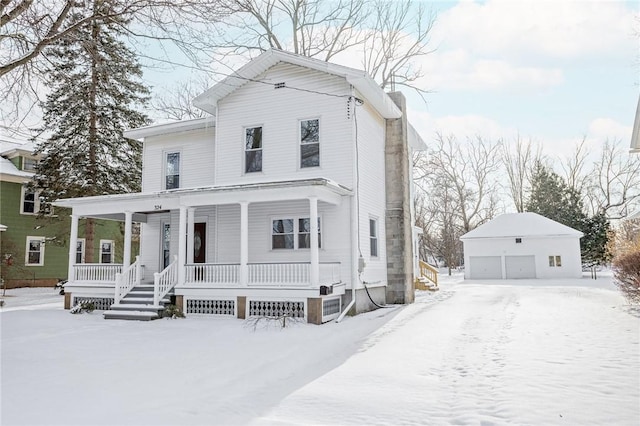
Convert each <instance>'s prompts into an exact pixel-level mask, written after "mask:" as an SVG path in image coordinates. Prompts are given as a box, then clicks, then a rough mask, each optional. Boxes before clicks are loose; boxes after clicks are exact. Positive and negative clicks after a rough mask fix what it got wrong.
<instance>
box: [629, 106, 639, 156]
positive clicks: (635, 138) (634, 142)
mask: <svg viewBox="0 0 640 426" xmlns="http://www.w3.org/2000/svg"><path fill="white" fill-rule="evenodd" d="M631 152H635V153H640V96H638V106H637V107H636V119H635V120H634V122H633V133H631Z"/></svg>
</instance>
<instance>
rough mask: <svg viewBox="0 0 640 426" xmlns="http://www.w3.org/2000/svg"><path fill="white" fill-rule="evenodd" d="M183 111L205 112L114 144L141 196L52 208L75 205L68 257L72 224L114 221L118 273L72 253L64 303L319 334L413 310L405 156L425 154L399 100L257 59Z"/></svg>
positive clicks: (285, 58) (341, 71) (360, 79)
mask: <svg viewBox="0 0 640 426" xmlns="http://www.w3.org/2000/svg"><path fill="white" fill-rule="evenodd" d="M194 104H195V105H196V106H198V107H199V108H201V109H203V110H204V111H206V112H208V113H210V114H211V115H210V116H209V117H207V118H203V119H195V120H186V121H181V122H175V123H170V124H161V125H153V126H149V127H144V128H139V129H133V130H130V131H128V132H127V133H126V136H128V137H130V138H134V139H138V140H140V141H141V143H142V144H143V171H142V192H140V193H132V194H121V195H110V196H100V197H86V198H75V199H64V200H59V201H57V202H56V203H55V204H56V205H59V206H63V207H69V208H71V209H72V228H71V237H70V239H71V247H75V244H74V242H73V241H74V239H76V238H77V235H76V234H77V223H78V220H79V218H81V217H95V218H101V219H112V220H119V221H122V222H124V226H125V238H124V245H123V247H122V248H121V250H122V251H123V252H122V253H123V258H124V261H123V264H121V265H114V264H109V265H103V264H94V265H91V264H83V265H75V264H74V263H75V262H73V259H75V253H69V259H70V261H71V264H70V266H69V271H68V275H69V278H68V280H69V282H68V284H67V285H66V287H65V291H66V294H67V299H66V307H67V308H68V307H70V306H73V305H74V304H76V303H78V301H80V300H83V299H88V298H89V299H92V300H93V301H94V302H96V303H98V305H100V306H102V307H103V308H105V309H106V308H108V307H109V306H111V309H112V310H113V311H117V310H119V309H124V308H126V309H127V311H129V313H130V314H131V311H132V310H135V311H136V312H134V313H133V314H131V315H133V317H135V316H136V315H138V316H139V317H140V318H146V317H147V315H152V314H153V313H152V314H147V313H145V312H147V311H149V310H152V309H148V308H149V306H146V307H145V306H143V303H141V298H140V297H132V296H141V295H142V293H143V292H144V291H147V292H148V294H152V295H153V298H152V301H149V302H148V303H147V305H151V306H153V307H158V306H160V305H161V304H162V301H163V300H166V299H167V297H169V296H173V297H175V300H174V302H175V303H176V304H177V305H178V306H179V307H180V308H181V309H182V310H183V311H184V312H185V313H186V314H187V315H189V314H214V315H229V316H236V317H238V318H247V317H250V316H258V315H270V316H271V315H272V316H279V315H291V316H293V317H298V318H305V319H306V320H307V321H309V322H313V323H322V322H326V321H328V320H330V319H333V318H336V317H338V316H339V315H340V314H341V313H346V312H347V311H348V310H352V312H353V311H355V312H361V311H366V310H370V309H371V308H372V307H373V306H374V302H375V303H377V304H385V303H408V302H411V301H412V298H413V282H414V273H417V271H419V269H418V268H417V267H416V265H417V258H416V257H415V256H414V252H415V245H414V241H413V239H414V237H413V235H414V229H413V220H414V218H413V206H412V195H411V191H412V190H411V152H412V149H421V147H422V146H423V145H424V143H423V142H422V140H421V139H420V137H419V136H418V135H417V133H416V132H415V130H413V128H412V127H411V126H410V125H408V123H407V120H406V115H405V113H404V112H403V109H404V98H403V97H402V95H401V94H399V93H396V94H387V93H385V92H384V91H383V90H381V89H380V88H379V86H378V85H377V84H376V83H375V82H374V81H373V80H372V79H371V78H370V77H369V76H368V75H367V74H366V73H364V72H363V71H360V70H356V69H352V68H347V67H343V66H338V65H335V64H331V63H326V62H322V61H318V60H314V59H310V58H306V57H302V56H298V55H294V54H290V53H286V52H282V51H277V50H270V51H267V52H265V53H263V54H262V55H260V56H259V57H257V58H255V59H254V60H252V61H250V62H249V63H248V64H246V65H245V66H243V67H242V68H240V69H239V70H238V71H237V72H236V73H234V75H232V76H230V77H227V78H226V79H224V80H223V81H221V82H220V83H218V84H216V85H215V86H214V87H212V88H211V89H209V90H208V91H206V92H205V93H203V94H202V95H200V96H198V97H197V98H196V99H195V100H194ZM133 223H139V224H140V254H139V256H138V257H136V258H135V259H134V257H133V256H132V254H131V238H132V225H133ZM116 249H119V248H116ZM149 297H151V296H149ZM125 302H129V303H128V304H127V303H125ZM124 305H128V306H124ZM123 306H124V308H123ZM116 316H117V315H116Z"/></svg>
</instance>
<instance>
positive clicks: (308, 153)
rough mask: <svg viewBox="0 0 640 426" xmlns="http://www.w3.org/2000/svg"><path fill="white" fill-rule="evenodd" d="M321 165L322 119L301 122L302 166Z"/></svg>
mask: <svg viewBox="0 0 640 426" xmlns="http://www.w3.org/2000/svg"><path fill="white" fill-rule="evenodd" d="M319 165H320V120H318V119H315V120H303V121H301V122H300V167H302V168H304V167H318V166H319Z"/></svg>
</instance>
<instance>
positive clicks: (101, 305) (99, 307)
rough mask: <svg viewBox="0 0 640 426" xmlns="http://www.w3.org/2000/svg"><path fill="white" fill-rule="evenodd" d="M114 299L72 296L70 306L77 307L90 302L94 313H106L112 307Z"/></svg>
mask: <svg viewBox="0 0 640 426" xmlns="http://www.w3.org/2000/svg"><path fill="white" fill-rule="evenodd" d="M114 301H115V299H114V298H113V297H83V296H73V301H72V303H71V306H76V305H79V304H80V303H82V302H91V303H93V306H94V308H95V310H96V311H107V310H109V308H111V305H113V303H114Z"/></svg>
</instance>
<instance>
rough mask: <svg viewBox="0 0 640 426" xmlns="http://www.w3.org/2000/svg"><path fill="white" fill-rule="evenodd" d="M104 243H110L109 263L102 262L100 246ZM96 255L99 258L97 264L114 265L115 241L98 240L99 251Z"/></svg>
mask: <svg viewBox="0 0 640 426" xmlns="http://www.w3.org/2000/svg"><path fill="white" fill-rule="evenodd" d="M104 243H111V262H103V261H102V254H103V252H102V244H104ZM98 255H99V256H100V262H99V263H115V257H116V244H115V241H113V240H100V249H99V250H98Z"/></svg>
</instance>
